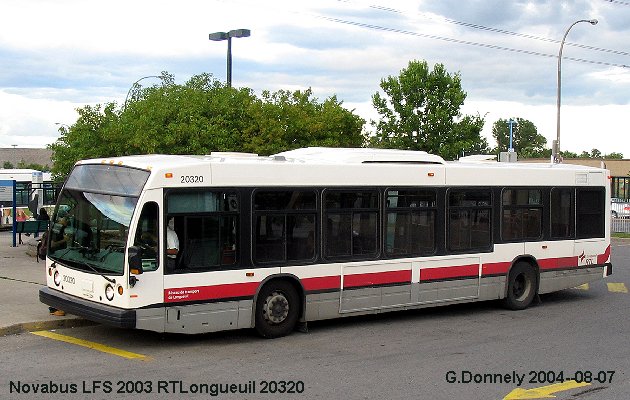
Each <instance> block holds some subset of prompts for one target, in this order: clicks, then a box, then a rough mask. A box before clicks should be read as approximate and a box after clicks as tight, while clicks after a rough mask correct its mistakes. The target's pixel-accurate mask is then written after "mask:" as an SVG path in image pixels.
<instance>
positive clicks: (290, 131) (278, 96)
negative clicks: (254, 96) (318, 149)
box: [245, 89, 365, 154]
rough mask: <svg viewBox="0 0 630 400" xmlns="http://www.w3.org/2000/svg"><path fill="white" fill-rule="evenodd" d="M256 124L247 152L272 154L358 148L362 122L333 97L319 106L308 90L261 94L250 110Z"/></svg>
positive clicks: (361, 136)
mask: <svg viewBox="0 0 630 400" xmlns="http://www.w3.org/2000/svg"><path fill="white" fill-rule="evenodd" d="M252 114H253V116H254V120H255V121H256V125H254V126H253V127H252V129H251V130H249V131H248V132H247V134H248V136H249V137H248V140H247V141H246V143H247V144H246V149H245V150H247V151H252V152H256V153H259V154H273V153H277V152H280V151H285V150H292V149H297V148H300V147H309V146H325V147H361V146H362V145H363V142H364V140H365V138H364V136H363V134H362V129H363V125H364V123H365V121H364V120H363V119H362V118H360V117H359V116H357V115H355V114H354V113H353V112H352V111H349V110H347V109H345V108H343V106H342V103H341V102H340V101H338V100H337V98H336V97H335V96H333V97H330V98H328V99H326V100H325V101H324V102H323V103H320V102H319V101H318V100H317V99H316V98H313V97H312V91H311V89H308V90H305V91H299V90H298V91H295V92H289V91H286V90H280V91H278V92H275V93H270V92H268V91H265V92H263V94H262V99H261V100H259V101H258V102H256V104H255V107H253V113H252Z"/></svg>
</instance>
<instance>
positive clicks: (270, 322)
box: [255, 281, 300, 339]
mask: <svg viewBox="0 0 630 400" xmlns="http://www.w3.org/2000/svg"><path fill="white" fill-rule="evenodd" d="M299 308H300V300H299V296H298V294H297V292H296V290H295V288H294V287H293V285H291V284H290V283H289V282H287V281H275V282H274V281H272V282H269V283H267V284H266V285H265V286H263V288H262V289H261V291H260V292H259V293H258V300H257V301H256V320H255V324H256V325H255V327H256V331H257V332H258V333H259V334H260V335H261V336H262V337H265V338H269V339H272V338H277V337H280V336H286V335H288V334H289V333H291V331H293V329H294V328H295V324H296V323H297V320H298V317H299Z"/></svg>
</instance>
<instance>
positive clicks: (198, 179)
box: [180, 175, 203, 183]
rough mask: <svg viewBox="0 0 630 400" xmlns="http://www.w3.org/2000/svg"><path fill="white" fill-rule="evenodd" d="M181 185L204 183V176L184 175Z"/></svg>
mask: <svg viewBox="0 0 630 400" xmlns="http://www.w3.org/2000/svg"><path fill="white" fill-rule="evenodd" d="M180 183H203V176H202V175H182V176H181V182H180Z"/></svg>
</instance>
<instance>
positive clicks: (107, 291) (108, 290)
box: [105, 285, 114, 301]
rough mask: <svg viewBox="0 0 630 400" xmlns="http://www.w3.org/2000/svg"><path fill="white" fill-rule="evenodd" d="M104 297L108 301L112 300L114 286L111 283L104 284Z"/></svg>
mask: <svg viewBox="0 0 630 400" xmlns="http://www.w3.org/2000/svg"><path fill="white" fill-rule="evenodd" d="M105 297H107V300H109V301H112V300H114V287H113V286H112V285H107V286H105Z"/></svg>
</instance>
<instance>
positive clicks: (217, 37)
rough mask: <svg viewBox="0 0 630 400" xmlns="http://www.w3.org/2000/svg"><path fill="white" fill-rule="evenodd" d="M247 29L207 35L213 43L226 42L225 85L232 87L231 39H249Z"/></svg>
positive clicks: (249, 32) (249, 33)
mask: <svg viewBox="0 0 630 400" xmlns="http://www.w3.org/2000/svg"><path fill="white" fill-rule="evenodd" d="M250 35H251V31H250V30H249V29H233V30H231V31H229V32H214V33H211V34H210V35H209V37H208V38H209V39H210V40H212V41H215V42H220V41H222V40H227V42H228V43H227V85H228V87H232V38H242V37H249V36H250Z"/></svg>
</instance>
